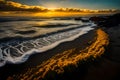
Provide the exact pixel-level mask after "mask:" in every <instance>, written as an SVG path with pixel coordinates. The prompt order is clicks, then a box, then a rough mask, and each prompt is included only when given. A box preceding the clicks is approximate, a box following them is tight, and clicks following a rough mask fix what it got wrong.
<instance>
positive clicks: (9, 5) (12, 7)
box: [0, 0, 120, 13]
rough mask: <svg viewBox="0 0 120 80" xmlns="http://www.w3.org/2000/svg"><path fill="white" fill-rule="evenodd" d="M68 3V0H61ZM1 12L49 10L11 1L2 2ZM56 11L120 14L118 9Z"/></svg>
mask: <svg viewBox="0 0 120 80" xmlns="http://www.w3.org/2000/svg"><path fill="white" fill-rule="evenodd" d="M61 1H67V0H61ZM0 11H5V12H6V11H7V12H8V11H12V12H13V11H14V12H15V11H17V12H18V11H21V12H22V11H26V12H47V11H50V10H49V9H47V8H45V7H42V6H29V5H24V4H21V3H18V2H13V1H10V0H7V1H6V0H0ZM54 11H56V12H82V13H104V12H118V11H119V12H120V10H116V9H103V10H89V9H80V8H57V9H55V10H54Z"/></svg>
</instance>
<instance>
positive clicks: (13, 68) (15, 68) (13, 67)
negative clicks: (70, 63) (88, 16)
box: [0, 30, 95, 80]
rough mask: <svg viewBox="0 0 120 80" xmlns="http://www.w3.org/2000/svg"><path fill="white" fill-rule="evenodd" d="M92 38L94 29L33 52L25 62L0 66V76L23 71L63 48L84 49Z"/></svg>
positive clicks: (61, 50) (4, 76)
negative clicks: (41, 51) (67, 40)
mask: <svg viewBox="0 0 120 80" xmlns="http://www.w3.org/2000/svg"><path fill="white" fill-rule="evenodd" d="M94 38H95V30H91V31H89V32H88V33H86V34H84V35H82V36H80V37H79V38H77V39H75V40H73V41H69V42H64V43H61V44H60V45H58V46H57V47H55V48H53V49H51V50H48V51H47V52H43V53H40V54H33V55H32V56H30V57H29V59H28V60H27V61H26V62H25V63H22V64H7V65H5V66H4V67H1V68H0V72H1V73H2V74H1V73H0V76H2V77H3V80H4V79H5V78H6V77H8V76H11V75H12V74H19V73H21V70H22V71H23V72H24V71H25V70H26V69H27V68H32V67H35V66H37V65H38V64H41V63H42V62H43V61H46V60H48V59H49V58H51V57H52V56H54V55H56V54H58V53H61V52H63V51H65V50H69V49H72V48H75V47H78V48H79V49H84V48H85V47H86V46H89V44H88V42H89V41H92V40H93V39H94ZM79 45H82V46H79ZM6 74H7V75H6Z"/></svg>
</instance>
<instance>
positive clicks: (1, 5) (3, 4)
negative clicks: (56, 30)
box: [0, 0, 48, 12]
mask: <svg viewBox="0 0 120 80" xmlns="http://www.w3.org/2000/svg"><path fill="white" fill-rule="evenodd" d="M0 11H30V12H45V11H48V9H46V8H44V7H42V6H29V5H23V4H21V3H17V2H13V1H4V0H0Z"/></svg>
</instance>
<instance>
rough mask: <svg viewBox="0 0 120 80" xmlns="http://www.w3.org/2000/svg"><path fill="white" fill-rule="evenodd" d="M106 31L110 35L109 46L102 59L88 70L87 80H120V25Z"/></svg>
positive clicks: (105, 29)
mask: <svg viewBox="0 0 120 80" xmlns="http://www.w3.org/2000/svg"><path fill="white" fill-rule="evenodd" d="M104 31H105V32H106V33H107V34H108V35H109V39H110V40H109V41H110V42H109V46H108V47H107V49H106V51H105V53H104V55H103V56H102V57H101V59H100V60H99V61H98V62H96V63H95V64H94V65H91V66H90V67H89V68H88V73H87V76H86V78H85V80H120V25H119V26H116V27H111V28H104Z"/></svg>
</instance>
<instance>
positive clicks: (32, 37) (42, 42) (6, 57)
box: [0, 17, 96, 67]
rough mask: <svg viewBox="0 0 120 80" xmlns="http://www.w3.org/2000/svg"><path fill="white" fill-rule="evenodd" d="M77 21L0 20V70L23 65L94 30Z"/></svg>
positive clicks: (8, 18) (91, 24)
mask: <svg viewBox="0 0 120 80" xmlns="http://www.w3.org/2000/svg"><path fill="white" fill-rule="evenodd" d="M95 26H96V25H95V24H94V23H93V22H91V21H88V22H82V21H81V20H74V18H68V17H67V18H65V17H62V18H59V17H56V18H39V17H0V67H2V66H4V65H5V64H20V63H23V62H25V61H26V60H27V59H28V58H29V56H32V54H36V53H38V54H40V53H42V52H45V51H47V50H50V49H52V48H54V47H56V46H57V45H59V44H60V43H63V42H67V41H72V40H74V39H76V38H78V37H79V36H81V35H83V34H86V33H87V32H88V31H90V30H93V29H94V28H95Z"/></svg>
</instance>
